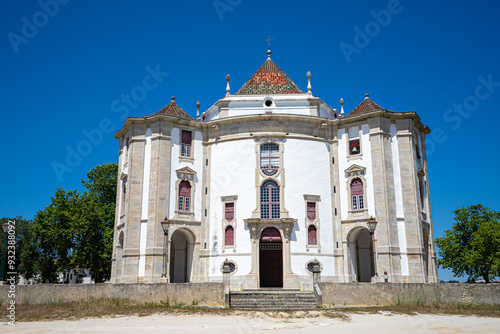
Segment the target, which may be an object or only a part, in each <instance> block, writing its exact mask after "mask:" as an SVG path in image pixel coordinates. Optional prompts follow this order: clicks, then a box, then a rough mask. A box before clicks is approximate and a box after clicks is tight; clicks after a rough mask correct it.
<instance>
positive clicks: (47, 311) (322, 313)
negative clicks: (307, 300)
mask: <svg viewBox="0 0 500 334" xmlns="http://www.w3.org/2000/svg"><path fill="white" fill-rule="evenodd" d="M16 311H17V316H18V320H19V321H26V322H28V321H55V320H77V319H83V318H101V317H118V316H147V315H152V314H168V315H179V316H183V315H216V316H225V315H243V316H250V317H261V316H264V317H271V318H289V319H294V318H317V317H325V318H337V319H339V320H349V314H350V313H351V314H352V313H371V314H374V313H381V312H391V313H394V314H408V315H417V314H446V315H471V316H481V317H500V305H494V306H486V305H475V306H474V305H462V304H459V305H448V304H442V303H434V304H432V303H413V304H410V303H406V304H405V303H398V304H397V305H394V306H381V307H342V308H333V309H331V308H329V309H326V308H325V309H321V308H320V309H316V310H311V311H265V312H262V311H242V310H235V309H223V308H208V307H198V306H196V305H189V306H187V305H170V304H169V303H168V302H160V303H139V302H134V301H130V300H127V299H104V298H103V299H89V300H88V301H79V302H69V303H62V302H53V303H50V304H45V305H17V307H16Z"/></svg>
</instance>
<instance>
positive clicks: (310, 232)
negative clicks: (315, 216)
mask: <svg viewBox="0 0 500 334" xmlns="http://www.w3.org/2000/svg"><path fill="white" fill-rule="evenodd" d="M307 236H308V242H307V244H308V245H317V244H318V240H317V238H316V227H315V226H314V225H309V228H308V229H307Z"/></svg>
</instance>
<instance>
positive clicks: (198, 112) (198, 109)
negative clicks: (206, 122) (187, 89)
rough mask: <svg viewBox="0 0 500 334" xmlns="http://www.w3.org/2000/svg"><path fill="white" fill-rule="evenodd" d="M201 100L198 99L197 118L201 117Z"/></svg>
mask: <svg viewBox="0 0 500 334" xmlns="http://www.w3.org/2000/svg"><path fill="white" fill-rule="evenodd" d="M200 106H201V105H200V101H196V118H200Z"/></svg>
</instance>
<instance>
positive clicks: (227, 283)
mask: <svg viewBox="0 0 500 334" xmlns="http://www.w3.org/2000/svg"><path fill="white" fill-rule="evenodd" d="M229 264H230V262H229V260H228V259H226V261H224V265H223V266H222V273H223V275H224V276H223V282H224V306H225V307H229V306H230V293H231V292H230V291H231V268H230V267H229Z"/></svg>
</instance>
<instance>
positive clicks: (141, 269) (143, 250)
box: [138, 220, 148, 277]
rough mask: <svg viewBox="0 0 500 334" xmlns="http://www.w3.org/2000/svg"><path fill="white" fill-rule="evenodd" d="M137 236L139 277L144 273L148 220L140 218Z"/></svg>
mask: <svg viewBox="0 0 500 334" xmlns="http://www.w3.org/2000/svg"><path fill="white" fill-rule="evenodd" d="M140 233H141V234H140V236H139V238H140V239H139V274H138V276H139V277H142V276H144V275H146V243H147V240H148V221H147V220H141V231H140Z"/></svg>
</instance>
